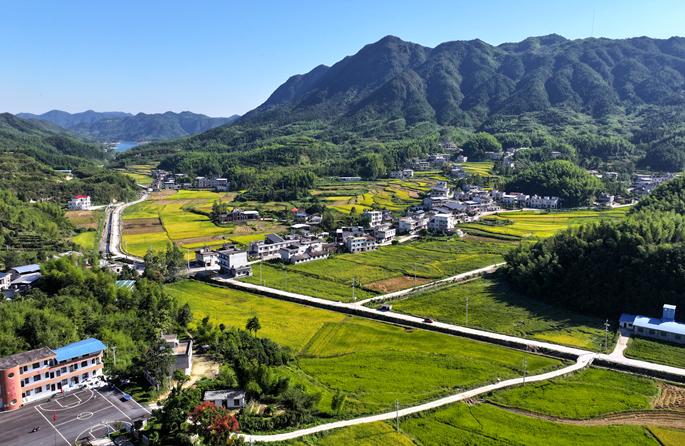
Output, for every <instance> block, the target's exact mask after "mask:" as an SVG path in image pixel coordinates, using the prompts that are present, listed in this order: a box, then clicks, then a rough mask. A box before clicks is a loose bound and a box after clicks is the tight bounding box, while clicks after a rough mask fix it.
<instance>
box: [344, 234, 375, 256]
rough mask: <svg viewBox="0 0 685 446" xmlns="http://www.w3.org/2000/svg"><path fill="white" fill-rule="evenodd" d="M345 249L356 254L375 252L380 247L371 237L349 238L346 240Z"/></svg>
mask: <svg viewBox="0 0 685 446" xmlns="http://www.w3.org/2000/svg"><path fill="white" fill-rule="evenodd" d="M345 249H347V251H348V252H351V253H352V254H356V253H359V252H366V251H375V250H377V249H378V245H376V239H375V238H373V237H371V236H361V237H353V236H349V237H347V238H346V239H345Z"/></svg>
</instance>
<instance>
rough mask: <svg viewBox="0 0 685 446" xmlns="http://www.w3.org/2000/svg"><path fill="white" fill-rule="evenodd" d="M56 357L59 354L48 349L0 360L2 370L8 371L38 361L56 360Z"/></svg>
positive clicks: (31, 351) (44, 348)
mask: <svg viewBox="0 0 685 446" xmlns="http://www.w3.org/2000/svg"><path fill="white" fill-rule="evenodd" d="M55 356H57V353H55V352H53V351H52V350H50V349H49V348H47V347H43V348H38V349H36V350H29V351H27V352H23V353H17V354H16V355H12V356H5V357H4V358H0V370H7V369H11V368H13V367H17V366H20V365H24V364H32V363H34V362H37V361H43V360H45V359H49V358H54V357H55Z"/></svg>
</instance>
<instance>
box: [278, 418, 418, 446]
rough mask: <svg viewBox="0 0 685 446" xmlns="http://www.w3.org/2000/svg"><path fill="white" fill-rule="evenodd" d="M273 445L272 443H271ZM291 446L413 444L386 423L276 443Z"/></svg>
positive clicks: (353, 427) (359, 426)
mask: <svg viewBox="0 0 685 446" xmlns="http://www.w3.org/2000/svg"><path fill="white" fill-rule="evenodd" d="M272 444H273V443H272ZM276 444H284V445H286V444H287V445H292V446H314V445H316V446H387V445H397V446H414V445H415V443H414V442H413V441H412V440H411V439H410V438H409V437H408V436H407V435H406V434H404V433H402V432H400V433H397V432H395V428H394V427H393V426H391V425H390V424H389V423H387V422H382V421H378V422H375V423H369V424H361V425H357V426H350V427H346V428H342V429H335V430H333V431H330V432H327V433H323V434H319V435H316V436H306V437H302V438H298V439H297V440H292V441H287V442H282V443H276Z"/></svg>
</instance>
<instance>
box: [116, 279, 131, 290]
mask: <svg viewBox="0 0 685 446" xmlns="http://www.w3.org/2000/svg"><path fill="white" fill-rule="evenodd" d="M135 284H136V281H135V280H117V281H116V282H114V286H115V287H117V288H127V289H129V290H130V289H131V288H133V285H135Z"/></svg>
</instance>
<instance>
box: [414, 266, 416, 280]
mask: <svg viewBox="0 0 685 446" xmlns="http://www.w3.org/2000/svg"><path fill="white" fill-rule="evenodd" d="M414 286H416V263H414Z"/></svg>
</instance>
